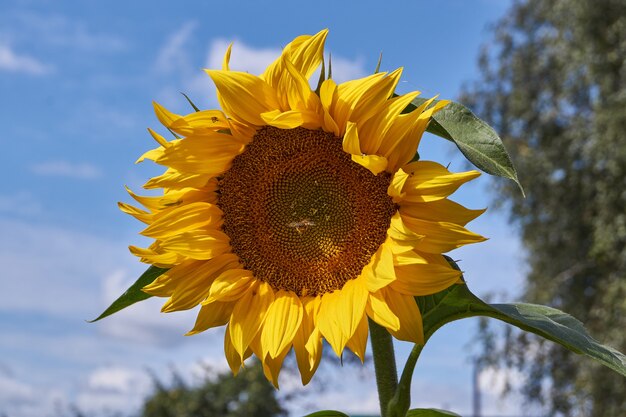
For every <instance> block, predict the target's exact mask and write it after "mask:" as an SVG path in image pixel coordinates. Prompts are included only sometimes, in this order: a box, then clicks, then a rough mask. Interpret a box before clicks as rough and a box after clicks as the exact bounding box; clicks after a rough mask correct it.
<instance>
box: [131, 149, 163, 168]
mask: <svg viewBox="0 0 626 417" xmlns="http://www.w3.org/2000/svg"><path fill="white" fill-rule="evenodd" d="M164 152H165V148H164V147H162V146H159V147H158V148H155V149H150V150H149V151H148V152H145V153H144V154H143V155H141V156H140V157H139V158H137V160H136V161H135V163H136V164H138V163H140V162H143V161H145V160H146V159H149V160H151V161H156V160H157V159H159V158H160V157H161V156H163V153H164Z"/></svg>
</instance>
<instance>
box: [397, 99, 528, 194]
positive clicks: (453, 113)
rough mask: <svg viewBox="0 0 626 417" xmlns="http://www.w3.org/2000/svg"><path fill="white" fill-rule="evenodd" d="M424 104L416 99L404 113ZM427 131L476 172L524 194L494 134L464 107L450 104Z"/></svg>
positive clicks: (433, 119) (436, 116)
mask: <svg viewBox="0 0 626 417" xmlns="http://www.w3.org/2000/svg"><path fill="white" fill-rule="evenodd" d="M426 101H427V100H426V99H424V98H419V97H418V98H416V99H415V100H413V102H412V103H411V104H409V106H408V107H407V108H406V109H405V112H409V111H411V110H414V109H415V108H417V107H419V106H420V105H422V104H423V103H424V102H426ZM437 101H438V100H435V101H434V102H433V104H434V103H437ZM426 131H427V132H430V133H432V134H434V135H437V136H439V137H442V138H444V139H447V140H450V141H452V142H454V143H455V144H456V146H457V147H458V148H459V150H460V151H461V153H462V154H463V155H464V156H465V157H466V158H467V160H468V161H470V162H471V163H472V164H474V166H476V168H478V169H480V170H482V171H484V172H486V173H488V174H491V175H497V176H499V177H504V178H508V179H511V180H513V181H515V183H516V184H517V185H518V186H519V188H520V191H521V192H522V194H524V189H523V188H522V185H521V184H520V182H519V179H518V178H517V172H516V171H515V167H514V166H513V162H512V161H511V158H510V157H509V154H508V153H507V151H506V149H505V148H504V144H503V143H502V140H501V139H500V137H499V136H498V134H497V133H496V131H495V130H493V128H492V127H491V126H489V125H488V124H487V123H485V122H484V121H482V120H481V119H479V118H478V117H476V115H474V113H472V112H471V111H470V110H469V109H468V108H467V107H465V106H464V105H462V104H459V103H455V102H451V103H450V104H448V105H447V106H445V107H444V108H443V109H441V110H440V111H438V112H437V113H435V114H434V115H433V118H432V119H431V121H430V123H429V124H428V127H427V128H426Z"/></svg>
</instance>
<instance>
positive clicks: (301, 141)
mask: <svg viewBox="0 0 626 417" xmlns="http://www.w3.org/2000/svg"><path fill="white" fill-rule="evenodd" d="M390 179H391V177H390V175H388V174H386V173H383V174H379V175H373V174H372V173H371V172H370V171H369V170H367V169H366V168H364V167H362V166H361V165H359V164H356V163H354V162H352V160H351V158H350V155H349V154H347V153H345V152H344V151H343V149H342V145H341V139H340V138H337V137H335V136H334V135H333V134H330V133H326V132H324V131H322V130H308V129H304V128H296V129H288V130H285V129H278V128H275V127H271V126H265V127H263V128H261V129H260V130H258V131H257V133H256V134H255V136H254V138H253V139H252V141H251V142H250V144H249V145H248V146H247V147H246V149H245V150H244V152H243V153H242V154H240V155H239V156H237V157H236V158H235V159H234V161H233V164H232V166H231V168H230V169H229V170H228V171H227V172H226V173H225V174H224V176H223V177H222V179H221V180H220V183H219V199H218V205H219V206H220V208H221V209H222V211H223V213H224V215H223V220H224V223H223V230H224V232H225V233H226V234H227V235H228V236H229V238H230V242H231V247H232V250H233V252H234V253H236V254H237V256H238V257H239V258H240V260H241V262H242V263H243V265H244V267H245V268H246V269H249V270H251V271H252V272H253V273H254V274H255V276H256V277H257V278H258V279H261V280H263V281H265V282H267V283H268V284H270V285H271V286H272V287H273V288H274V289H276V290H278V289H283V290H290V291H294V292H295V293H296V294H298V295H300V296H304V295H319V294H323V293H326V292H330V291H333V290H337V289H341V288H342V287H343V285H344V284H345V283H346V282H347V281H348V280H351V279H354V278H356V277H357V276H358V275H359V274H360V273H361V271H362V270H363V267H364V266H365V265H367V264H368V263H369V261H370V259H371V257H372V255H373V254H374V253H375V252H376V251H377V249H378V248H379V247H380V245H381V244H382V243H383V242H384V241H385V238H386V233H387V230H388V228H389V224H390V220H391V216H392V215H393V214H394V212H395V211H396V209H397V207H396V205H395V204H394V203H393V201H392V200H391V198H390V197H389V196H388V194H387V188H388V186H389V182H390Z"/></svg>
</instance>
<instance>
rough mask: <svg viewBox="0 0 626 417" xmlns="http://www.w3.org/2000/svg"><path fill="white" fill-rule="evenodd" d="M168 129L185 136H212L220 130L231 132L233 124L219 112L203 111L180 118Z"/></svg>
mask: <svg viewBox="0 0 626 417" xmlns="http://www.w3.org/2000/svg"><path fill="white" fill-rule="evenodd" d="M168 127H169V128H170V129H172V130H173V131H174V132H176V133H178V134H181V135H183V136H210V135H213V134H214V133H215V132H218V131H220V130H230V129H231V124H230V121H229V120H228V119H227V118H226V115H225V114H224V113H223V112H221V111H219V110H201V111H197V112H194V113H190V114H188V115H186V116H178V119H176V120H174V121H173V122H172V124H171V125H169V126H168Z"/></svg>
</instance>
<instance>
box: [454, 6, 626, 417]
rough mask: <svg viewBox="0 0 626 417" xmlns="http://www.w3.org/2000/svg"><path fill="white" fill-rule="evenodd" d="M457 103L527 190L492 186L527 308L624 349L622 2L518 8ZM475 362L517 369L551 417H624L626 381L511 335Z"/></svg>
mask: <svg viewBox="0 0 626 417" xmlns="http://www.w3.org/2000/svg"><path fill="white" fill-rule="evenodd" d="M494 38H495V39H494V42H493V43H492V44H491V45H489V46H487V47H486V48H485V50H484V51H483V53H482V55H481V58H480V67H481V71H482V79H481V80H480V81H479V82H476V83H475V84H474V85H472V86H471V87H469V88H467V89H466V92H465V93H464V97H462V98H461V100H460V101H461V102H463V103H466V104H468V105H469V107H471V108H473V110H474V111H475V112H476V113H477V114H478V115H479V116H480V117H482V118H484V119H485V120H487V121H488V122H489V123H490V124H492V125H493V126H494V127H495V129H496V130H497V131H498V132H499V133H500V134H501V136H502V138H503V140H504V143H505V144H506V145H507V147H508V148H509V150H510V151H511V154H512V157H513V160H514V162H515V165H516V167H517V169H518V172H519V177H520V180H521V182H522V184H523V185H524V188H525V189H526V193H527V198H526V199H524V198H522V196H521V195H520V193H519V190H518V189H517V187H516V185H515V184H514V183H513V182H511V181H508V182H505V181H501V182H498V183H497V187H496V188H497V191H496V193H495V196H496V197H495V198H496V199H497V200H498V201H503V202H505V203H506V206H507V207H510V209H511V219H512V221H513V222H514V223H515V224H517V225H518V226H519V229H520V232H521V236H522V239H523V242H524V245H525V248H526V251H527V260H528V265H529V273H528V275H527V284H526V288H525V294H523V297H522V298H523V299H524V300H525V301H529V302H535V303H541V304H548V305H551V306H554V307H556V308H559V309H561V310H563V311H566V312H568V313H570V314H572V315H573V316H575V317H577V318H579V319H580V320H582V321H583V322H584V323H585V325H586V327H587V328H588V329H589V331H590V333H591V334H593V335H594V336H596V337H598V338H599V339H600V340H601V341H602V342H604V343H607V344H609V345H612V346H614V347H616V348H618V349H619V350H621V351H625V350H626V1H624V0H555V1H543V0H525V1H516V2H515V3H514V5H513V6H512V9H511V10H510V12H509V14H507V16H505V17H504V18H503V19H502V20H501V21H500V22H499V23H498V24H497V25H496V27H495V28H494ZM483 360H486V361H487V362H489V363H490V364H492V365H497V366H505V367H513V368H517V369H520V370H522V371H523V372H524V374H525V375H526V376H527V377H528V381H529V382H528V385H527V386H526V387H525V388H524V394H525V397H526V398H527V399H528V400H529V401H531V402H532V401H539V402H542V403H543V404H545V405H546V407H547V409H548V410H549V411H550V413H551V414H552V415H563V416H624V415H626V380H625V379H624V378H623V377H622V376H620V375H617V374H615V373H613V372H611V371H610V370H608V369H606V368H602V367H600V366H597V365H596V364H594V363H592V361H589V360H584V359H582V358H580V357H578V356H576V355H575V354H573V353H570V352H568V351H566V350H565V349H562V348H561V347H559V346H556V345H553V344H551V343H549V342H544V341H541V340H539V339H538V338H535V337H530V336H528V335H527V334H524V333H518V332H511V331H510V330H509V331H507V337H506V338H505V340H504V342H502V343H501V340H498V339H487V343H486V344H485V350H484V351H483Z"/></svg>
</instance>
